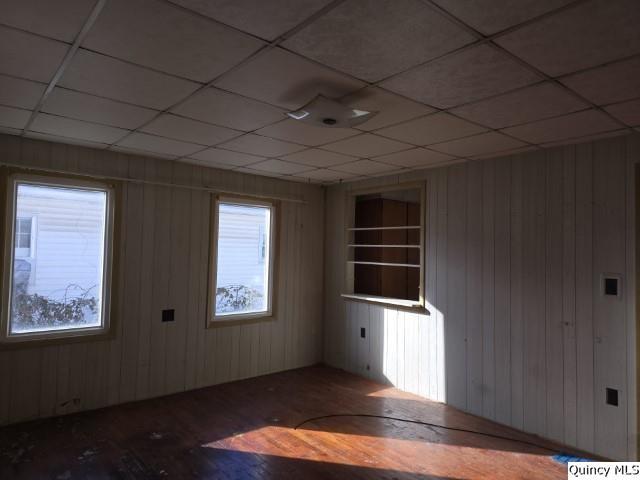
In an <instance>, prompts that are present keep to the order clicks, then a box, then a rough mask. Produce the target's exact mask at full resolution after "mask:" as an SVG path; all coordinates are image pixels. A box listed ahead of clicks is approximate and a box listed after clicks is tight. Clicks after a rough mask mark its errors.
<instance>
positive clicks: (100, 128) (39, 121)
mask: <svg viewBox="0 0 640 480" xmlns="http://www.w3.org/2000/svg"><path fill="white" fill-rule="evenodd" d="M29 129H30V130H33V131H34V132H39V133H47V134H50V135H56V136H59V137H69V138H77V139H80V140H88V141H90V142H97V143H115V142H116V141H118V140H119V139H120V138H122V137H124V136H125V135H126V134H127V132H128V130H124V129H122V128H115V127H108V126H106V125H98V124H96V123H89V122H82V121H80V120H74V119H72V118H65V117H59V116H56V115H49V114H46V113H41V114H39V115H38V116H37V117H36V118H35V120H34V121H33V123H32V124H31V127H30V128H29Z"/></svg>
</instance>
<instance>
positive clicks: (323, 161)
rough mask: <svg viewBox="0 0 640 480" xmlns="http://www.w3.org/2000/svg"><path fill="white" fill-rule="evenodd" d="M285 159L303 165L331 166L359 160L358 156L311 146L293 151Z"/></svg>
mask: <svg viewBox="0 0 640 480" xmlns="http://www.w3.org/2000/svg"><path fill="white" fill-rule="evenodd" d="M283 158H284V159H285V160H287V161H289V162H294V163H301V164H303V165H311V166H313V167H330V166H332V165H341V164H343V163H347V162H353V161H355V160H358V158H357V157H350V156H348V155H342V154H340V153H335V152H327V151H326V150H320V149H319V148H310V149H308V150H304V151H302V152H297V153H292V154H291V155H286V156H285V157H283Z"/></svg>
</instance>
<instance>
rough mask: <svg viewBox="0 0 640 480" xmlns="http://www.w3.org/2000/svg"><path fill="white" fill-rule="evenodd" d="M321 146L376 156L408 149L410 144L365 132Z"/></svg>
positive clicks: (343, 152)
mask: <svg viewBox="0 0 640 480" xmlns="http://www.w3.org/2000/svg"><path fill="white" fill-rule="evenodd" d="M323 148H324V149H326V150H331V151H333V152H338V153H342V154H344V155H351V156H354V157H377V156H380V155H386V154H388V153H394V152H399V151H401V150H408V149H409V148H411V145H407V144H406V143H401V142H396V141H395V140H391V139H388V138H383V137H378V136H377V135H371V134H369V133H365V134H364V135H360V136H357V137H352V138H347V139H346V140H341V141H339V142H335V143H330V144H329V145H325V146H324V147H323ZM356 173H357V172H356Z"/></svg>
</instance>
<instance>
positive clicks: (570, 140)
mask: <svg viewBox="0 0 640 480" xmlns="http://www.w3.org/2000/svg"><path fill="white" fill-rule="evenodd" d="M628 133H629V131H628V130H627V129H620V130H611V131H609V132H604V133H596V134H594V135H585V136H581V137H574V138H567V139H563V140H557V141H554V142H548V143H543V144H541V147H542V148H550V147H557V146H560V145H577V144H580V143H585V142H595V141H596V140H602V139H605V138H613V137H619V136H621V135H627V134H628Z"/></svg>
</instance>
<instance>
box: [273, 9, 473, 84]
mask: <svg viewBox="0 0 640 480" xmlns="http://www.w3.org/2000/svg"><path fill="white" fill-rule="evenodd" d="M474 40H475V37H474V36H472V35H471V34H470V33H468V32H467V31H466V30H464V29H462V28H461V27H459V26H458V25H456V24H454V23H453V22H451V21H450V20H448V19H447V18H446V17H444V16H442V15H441V14H440V13H438V12H436V11H435V9H433V8H431V7H429V6H428V5H426V4H425V3H424V2H421V1H419V0H350V1H348V2H344V3H342V4H341V5H339V6H337V7H336V8H334V9H333V10H332V11H330V12H329V13H328V14H326V15H324V16H322V17H321V18H319V19H318V20H316V21H315V22H313V23H312V24H311V25H309V26H307V27H306V28H304V29H302V30H301V31H300V32H298V33H296V34H295V35H293V36H292V37H291V38H289V39H287V40H286V41H285V42H284V46H285V47H286V48H289V49H291V50H294V51H296V52H298V53H301V54H302V55H304V56H306V57H309V58H313V59H314V60H317V61H318V62H320V63H323V64H325V65H329V66H331V67H334V68H336V69H338V70H341V71H343V72H347V73H349V74H351V75H353V76H354V77H357V78H361V79H363V80H366V81H369V82H377V81H379V80H381V79H383V78H386V77H388V76H390V75H393V74H395V73H398V72H400V71H403V70H406V69H408V68H410V67H413V66H415V65H418V64H420V63H423V62H425V61H427V60H430V59H432V58H435V57H437V56H440V55H442V54H444V53H447V52H450V51H452V50H455V49H456V48H459V47H461V46H462V45H465V44H467V43H471V42H472V41H474Z"/></svg>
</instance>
